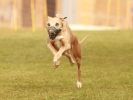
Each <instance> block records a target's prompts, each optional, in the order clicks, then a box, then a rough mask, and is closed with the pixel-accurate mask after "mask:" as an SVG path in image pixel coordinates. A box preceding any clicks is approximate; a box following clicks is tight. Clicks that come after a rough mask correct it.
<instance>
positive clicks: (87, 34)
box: [79, 34, 89, 44]
mask: <svg viewBox="0 0 133 100" xmlns="http://www.w3.org/2000/svg"><path fill="white" fill-rule="evenodd" d="M88 36H89V35H88V34H87V35H86V36H85V37H84V38H83V39H82V40H81V41H80V42H79V43H80V44H82V43H83V42H84V41H85V40H86V39H87V38H88Z"/></svg>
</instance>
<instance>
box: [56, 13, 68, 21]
mask: <svg viewBox="0 0 133 100" xmlns="http://www.w3.org/2000/svg"><path fill="white" fill-rule="evenodd" d="M56 17H57V18H60V19H61V20H64V19H66V18H67V17H63V16H62V15H61V14H56Z"/></svg>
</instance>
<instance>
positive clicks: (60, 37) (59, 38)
mask: <svg viewBox="0 0 133 100" xmlns="http://www.w3.org/2000/svg"><path fill="white" fill-rule="evenodd" d="M63 38H64V37H63V36H62V35H60V36H57V37H56V38H55V40H61V39H63Z"/></svg>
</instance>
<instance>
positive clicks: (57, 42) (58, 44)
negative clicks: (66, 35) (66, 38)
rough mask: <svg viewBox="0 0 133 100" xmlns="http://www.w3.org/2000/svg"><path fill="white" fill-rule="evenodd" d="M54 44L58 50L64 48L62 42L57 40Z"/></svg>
mask: <svg viewBox="0 0 133 100" xmlns="http://www.w3.org/2000/svg"><path fill="white" fill-rule="evenodd" d="M54 44H55V45H56V47H57V48H61V46H62V43H61V41H60V40H56V41H55V43H54Z"/></svg>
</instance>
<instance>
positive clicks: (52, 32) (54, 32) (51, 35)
mask: <svg viewBox="0 0 133 100" xmlns="http://www.w3.org/2000/svg"><path fill="white" fill-rule="evenodd" d="M60 32H61V29H60V28H59V29H57V28H56V27H54V26H51V27H49V28H48V34H49V38H50V39H52V40H54V39H55V38H56V36H57V35H58V34H59V33H60Z"/></svg>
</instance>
